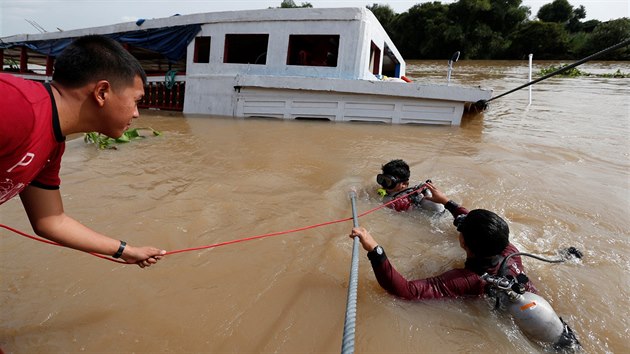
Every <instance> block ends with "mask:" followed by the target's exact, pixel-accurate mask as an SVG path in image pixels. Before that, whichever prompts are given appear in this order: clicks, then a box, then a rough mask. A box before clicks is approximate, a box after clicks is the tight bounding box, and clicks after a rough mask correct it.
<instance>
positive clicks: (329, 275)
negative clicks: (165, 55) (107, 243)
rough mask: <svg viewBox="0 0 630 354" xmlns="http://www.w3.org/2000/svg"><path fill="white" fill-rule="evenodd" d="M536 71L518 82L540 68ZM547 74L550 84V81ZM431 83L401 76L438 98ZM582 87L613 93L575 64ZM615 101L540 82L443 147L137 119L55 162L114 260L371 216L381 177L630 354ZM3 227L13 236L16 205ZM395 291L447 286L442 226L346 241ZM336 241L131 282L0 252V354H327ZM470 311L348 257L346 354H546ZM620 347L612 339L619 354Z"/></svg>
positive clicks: (27, 252)
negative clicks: (117, 248)
mask: <svg viewBox="0 0 630 354" xmlns="http://www.w3.org/2000/svg"><path fill="white" fill-rule="evenodd" d="M549 64H551V63H549V62H539V63H536V69H539V68H541V67H544V66H546V65H549ZM553 64H556V65H557V64H558V63H553ZM526 66H527V63H526V62H525V61H522V62H521V61H505V62H497V61H483V62H477V61H475V62H470V61H469V62H466V61H460V62H458V63H456V65H455V71H454V72H453V84H460V83H462V84H469V85H482V86H484V87H491V88H493V89H494V92H495V95H498V94H500V93H503V92H506V91H507V90H509V89H512V88H514V87H516V86H518V85H520V84H522V83H524V82H526V79H527V68H526ZM445 68H446V63H445V62H444V63H442V62H439V63H438V62H425V61H423V62H411V63H410V64H409V67H408V76H409V77H412V78H413V79H414V80H420V81H428V82H444V81H445V80H446V71H445ZM580 69H581V70H584V71H588V72H592V73H612V72H615V71H616V70H617V69H621V71H622V72H630V63H628V62H592V63H587V64H585V65H583V66H581V67H580ZM629 87H630V79H610V78H599V77H581V78H572V79H568V78H552V79H548V80H545V81H543V82H541V83H539V84H537V85H535V86H534V87H533V103H532V104H531V105H530V106H528V94H527V89H524V90H520V91H518V92H515V93H513V94H510V95H507V96H505V97H503V98H500V99H498V100H496V101H494V102H493V104H492V105H491V107H490V110H489V111H487V112H486V113H485V114H484V115H483V116H470V117H466V118H465V120H464V122H463V124H462V126H461V127H429V126H395V125H394V126H390V125H380V124H360V123H359V124H356V123H328V122H307V121H277V120H264V119H247V120H241V119H230V118H221V117H199V116H186V117H185V116H183V115H181V114H176V113H167V112H159V111H143V112H141V118H140V119H138V120H137V121H136V122H135V126H136V127H142V126H151V127H153V128H155V129H158V130H160V131H162V132H163V136H161V137H149V138H147V139H144V140H141V141H134V142H132V143H130V144H126V145H121V146H119V149H118V150H115V151H114V150H111V151H98V150H96V149H95V147H94V146H90V145H86V144H84V143H83V141H82V140H81V139H75V140H72V141H69V142H68V146H67V151H66V154H65V156H64V160H63V166H62V181H63V182H62V183H63V184H62V189H61V192H62V194H63V197H64V202H65V208H66V211H67V213H68V214H70V215H72V216H73V217H75V218H76V219H78V220H80V221H81V222H83V223H85V224H87V225H89V226H90V227H92V228H94V229H96V230H99V231H101V232H103V233H106V234H108V235H110V236H112V237H116V238H120V239H124V240H127V241H128V242H129V243H131V244H135V245H141V244H150V245H155V246H159V247H163V248H165V249H167V250H176V249H183V248H188V247H197V246H203V245H209V244H213V243H217V242H223V241H230V240H235V239H240V238H243V237H248V236H253V235H260V234H265V233H269V232H275V231H284V230H289V229H294V228H297V227H302V226H307V225H312V224H316V223H320V222H325V221H330V220H336V219H340V218H345V217H349V216H351V209H350V202H349V200H348V191H349V190H350V189H352V188H355V189H357V190H358V191H359V198H358V201H357V208H358V210H359V211H365V210H368V209H370V208H373V207H375V206H377V205H378V201H377V200H376V199H375V198H374V190H375V188H376V186H375V182H374V177H375V175H376V173H378V171H379V168H380V166H381V165H382V164H383V163H385V162H387V161H388V160H390V159H392V158H402V159H405V160H406V161H408V162H409V163H410V165H411V169H412V179H413V180H414V181H417V182H419V181H421V180H424V179H427V178H431V179H432V180H433V181H434V182H435V183H436V184H437V185H438V186H440V187H441V188H442V189H443V190H444V191H445V192H446V193H447V194H448V195H449V196H450V197H451V198H452V199H454V200H456V201H459V202H462V203H463V204H464V205H465V206H468V207H470V208H486V209H491V210H494V211H496V212H497V213H499V214H500V215H503V216H504V217H505V218H506V219H507V220H508V222H509V225H510V229H511V240H512V242H513V243H515V244H516V245H517V246H518V247H520V249H521V250H522V251H526V252H531V253H535V254H539V255H543V256H547V257H551V258H553V257H554V256H556V254H557V252H558V250H560V249H562V248H564V247H567V246H575V247H578V248H580V249H581V250H582V251H583V252H584V254H585V257H584V258H583V259H582V260H580V261H571V262H568V263H565V264H560V265H555V264H547V263H542V262H539V261H536V260H533V259H527V258H526V259H525V260H524V262H525V266H526V268H527V271H528V274H529V276H530V277H531V278H532V279H533V280H534V282H535V283H536V285H537V287H538V288H539V289H540V292H541V294H542V295H543V296H544V297H545V298H546V299H547V300H548V301H549V302H550V303H551V304H552V306H553V307H554V308H555V309H556V311H557V312H558V314H560V315H561V316H562V317H563V318H564V319H565V320H566V321H567V322H568V323H570V324H571V326H572V327H573V329H574V330H575V331H576V332H577V333H578V335H579V337H580V339H581V341H582V343H583V345H584V348H585V351H586V352H589V353H622V352H629V351H630V347H629V344H628V341H627V338H628V337H629V336H630V329H629V328H630V326H629V320H628V319H629V318H630V313H629V308H630V300H629V299H630V296H629V295H630V294H629V289H630V282H629V281H628V271H629V270H630V241H629V234H630V232H629V230H630V222H629V214H628V210H629V209H630V188H629V187H630V138H629V137H630V90H629ZM0 223H3V224H6V225H9V226H12V227H15V228H18V229H20V230H23V231H26V232H29V233H32V229H31V228H30V225H29V224H28V221H27V218H26V216H25V214H24V212H23V210H22V206H21V204H20V202H19V199H13V200H11V201H9V202H7V203H5V204H4V205H2V206H1V207H0ZM359 223H360V224H361V225H362V226H365V227H367V228H368V229H370V230H371V231H372V232H373V234H374V235H375V238H376V239H377V240H378V241H379V243H380V244H381V245H383V247H384V248H385V250H386V251H387V253H388V255H389V257H390V259H391V260H392V262H393V264H394V265H395V266H396V267H397V268H398V269H399V270H400V271H401V273H403V274H404V275H406V276H407V277H409V278H416V277H427V276H431V275H434V274H437V273H440V272H443V271H446V270H448V269H450V268H452V267H458V266H462V265H463V259H464V253H463V251H462V250H461V249H460V248H459V246H458V242H457V238H456V231H455V230H454V228H453V227H452V224H451V218H450V216H446V217H441V218H440V217H429V216H427V215H424V214H422V213H407V214H396V213H393V212H391V211H389V210H379V211H377V212H374V213H372V214H369V215H367V216H365V217H362V218H361V219H359ZM351 226H352V223H351V222H345V223H340V224H335V225H330V226H325V227H320V228H316V229H311V230H307V231H302V232H298V233H292V234H286V235H280V236H275V237H271V238H264V239H259V240H253V241H248V242H242V243H237V244H232V245H226V246H222V247H217V248H213V249H207V250H200V251H194V252H186V253H180V254H175V255H170V256H167V257H166V258H165V259H164V260H163V261H161V262H160V263H159V264H158V265H156V266H154V267H151V268H150V269H146V270H141V269H140V268H138V267H135V266H123V265H119V264H115V263H111V262H107V261H104V260H101V259H98V258H95V257H93V256H90V255H87V254H83V253H80V252H77V251H73V250H68V249H64V248H60V247H54V246H50V245H46V244H42V243H38V242H35V241H32V240H30V239H27V238H24V237H21V236H18V235H16V234H13V233H10V232H8V231H6V230H4V229H2V230H0V260H1V261H0V262H1V263H0V266H1V283H0V284H1V286H0V304H1V315H0V348H2V350H4V352H5V353H75V352H86V353H101V352H102V353H104V352H107V353H201V352H208V353H224V352H278V353H295V352H312V353H319V352H331V353H334V352H339V351H340V349H341V338H342V334H343V324H344V314H345V307H346V297H347V286H348V277H349V270H350V259H351V252H352V241H351V240H350V239H349V238H348V236H347V235H348V233H349V231H350V228H351ZM491 307H492V305H491V304H490V303H489V302H488V301H484V300H481V299H478V300H470V299H469V300H444V301H425V302H408V301H403V300H399V299H396V298H394V297H392V296H390V295H389V294H387V293H386V292H384V291H383V290H382V289H381V288H380V287H379V286H378V284H377V282H376V280H375V278H374V275H373V273H372V270H371V268H370V265H369V262H368V261H367V259H366V257H365V252H363V251H362V252H361V254H360V264H359V287H358V303H357V309H358V312H357V324H356V336H355V338H356V340H355V351H356V352H358V353H362V352H379V353H385V352H427V353H430V352H435V353H443V352H479V353H481V352H483V353H506V352H518V353H539V352H545V349H544V348H541V347H540V346H539V345H537V344H536V343H533V342H531V341H529V340H528V339H527V338H525V337H524V336H523V334H522V333H521V332H520V331H519V330H518V329H517V327H515V325H514V324H513V323H512V322H511V321H510V319H509V317H507V316H504V315H501V314H498V313H495V312H494V311H492V308H491ZM623 338H626V339H623Z"/></svg>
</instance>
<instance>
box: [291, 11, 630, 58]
mask: <svg viewBox="0 0 630 354" xmlns="http://www.w3.org/2000/svg"><path fill="white" fill-rule="evenodd" d="M303 5H306V4H303ZM308 5H310V4H308ZM367 8H368V9H370V10H371V11H372V12H373V13H374V15H375V16H376V18H378V20H379V21H380V22H381V24H382V25H383V27H384V28H385V30H386V31H387V33H388V34H389V36H390V37H391V38H392V40H393V41H394V43H396V46H397V48H398V50H399V51H400V52H401V54H402V55H403V56H404V57H405V58H409V59H448V58H450V57H451V56H452V54H453V53H454V52H456V51H460V52H461V58H462V59H523V58H526V57H527V56H528V55H529V54H530V53H532V54H534V57H536V58H537V59H557V60H567V59H580V58H584V57H586V56H588V55H591V54H594V53H596V52H598V51H600V50H602V49H605V48H608V47H610V46H612V45H615V44H617V43H620V42H622V41H623V40H625V39H628V38H630V18H627V17H625V18H619V19H616V20H611V21H606V22H601V21H598V20H589V21H584V18H586V9H585V8H584V6H580V7H578V8H574V7H573V6H572V5H571V4H569V2H568V1H567V0H554V1H553V2H551V3H548V4H545V5H543V6H542V7H541V8H540V9H539V11H538V13H537V14H536V18H535V19H534V20H530V19H529V17H530V15H531V11H530V8H529V6H523V5H522V1H521V0H459V1H456V2H454V3H450V4H442V3H441V2H439V1H434V2H427V3H422V4H417V5H414V6H413V7H411V8H410V9H409V10H407V11H406V12H403V13H400V14H398V13H395V12H394V11H393V10H392V8H391V7H390V6H389V5H380V4H373V5H371V6H367ZM598 60H630V46H626V47H624V48H620V49H618V50H616V51H614V52H610V53H609V54H607V55H604V56H602V57H599V58H598Z"/></svg>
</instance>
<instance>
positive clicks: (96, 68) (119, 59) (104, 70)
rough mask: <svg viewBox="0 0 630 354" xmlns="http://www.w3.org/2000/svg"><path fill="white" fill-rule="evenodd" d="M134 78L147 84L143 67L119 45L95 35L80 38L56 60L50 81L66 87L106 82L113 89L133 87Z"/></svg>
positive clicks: (109, 39)
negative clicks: (100, 81)
mask: <svg viewBox="0 0 630 354" xmlns="http://www.w3.org/2000/svg"><path fill="white" fill-rule="evenodd" d="M136 76H139V77H140V78H141V79H142V82H143V83H145V84H146V81H147V76H146V74H145V72H144V70H143V69H142V66H141V65H140V63H139V62H138V60H137V59H136V58H134V57H133V55H131V54H130V53H129V52H128V51H127V50H126V49H125V48H123V46H122V45H120V43H118V42H116V41H115V40H113V39H111V38H108V37H104V36H98V35H89V36H84V37H80V38H78V39H77V40H75V41H74V42H72V43H71V44H70V45H68V47H66V49H64V51H63V52H62V53H61V54H60V55H59V56H58V57H57V59H56V60H55V68H54V71H53V81H54V82H57V83H59V84H60V85H62V86H65V87H68V88H77V87H81V86H84V85H86V84H88V83H90V82H95V81H99V80H107V81H109V83H110V84H111V85H112V87H113V88H115V89H116V88H120V87H126V86H131V85H133V81H134V79H135V77H136Z"/></svg>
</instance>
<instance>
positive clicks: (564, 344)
mask: <svg viewBox="0 0 630 354" xmlns="http://www.w3.org/2000/svg"><path fill="white" fill-rule="evenodd" d="M569 253H570V254H572V255H574V256H576V257H578V258H581V256H582V254H581V252H580V251H579V250H577V249H575V248H573V247H571V248H570V249H569ZM516 255H526V256H529V257H533V258H536V259H539V260H543V261H546V262H552V263H557V262H564V259H562V260H547V259H544V258H541V257H538V256H534V255H530V254H527V253H513V254H510V255H509V256H507V257H505V259H504V260H503V262H502V263H501V266H500V267H499V275H490V274H488V273H486V274H484V275H482V276H481V279H483V280H485V281H486V282H488V285H489V287H488V288H487V292H488V294H489V295H490V296H493V297H496V299H497V307H499V304H502V305H504V307H505V308H506V310H507V311H508V312H509V313H510V314H511V315H512V318H513V319H514V322H515V323H516V325H517V326H518V327H519V328H520V329H521V331H523V333H524V334H525V335H526V336H527V337H529V338H530V339H532V340H535V341H538V342H543V343H549V344H552V345H553V346H554V348H556V349H564V348H571V347H574V346H579V345H580V342H579V341H578V339H577V338H576V336H575V334H574V333H573V330H571V328H570V327H569V326H568V325H567V324H566V323H565V322H564V321H563V320H562V318H561V317H559V316H558V315H557V314H556V312H555V311H554V310H553V308H552V307H551V305H550V304H549V303H548V302H547V300H545V299H544V298H543V297H542V296H540V295H537V294H534V293H531V292H529V291H526V290H525V284H526V283H527V282H528V281H529V279H528V278H527V276H526V275H525V274H522V273H521V274H519V275H518V276H517V277H516V278H514V277H513V276H511V275H507V276H503V274H505V273H506V268H505V266H506V264H507V263H506V261H507V259H508V258H510V257H512V256H516Z"/></svg>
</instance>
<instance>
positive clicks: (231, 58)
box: [223, 34, 269, 65]
mask: <svg viewBox="0 0 630 354" xmlns="http://www.w3.org/2000/svg"><path fill="white" fill-rule="evenodd" d="M268 44H269V35H268V34H226V35H225V52H224V53H223V62H224V63H234V64H261V65H264V64H267V45H268Z"/></svg>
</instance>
